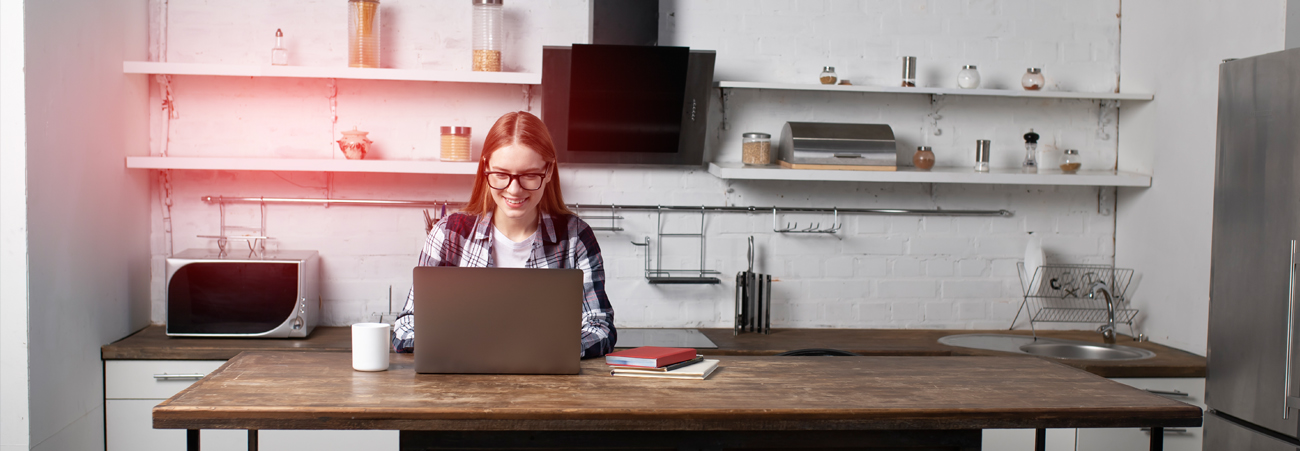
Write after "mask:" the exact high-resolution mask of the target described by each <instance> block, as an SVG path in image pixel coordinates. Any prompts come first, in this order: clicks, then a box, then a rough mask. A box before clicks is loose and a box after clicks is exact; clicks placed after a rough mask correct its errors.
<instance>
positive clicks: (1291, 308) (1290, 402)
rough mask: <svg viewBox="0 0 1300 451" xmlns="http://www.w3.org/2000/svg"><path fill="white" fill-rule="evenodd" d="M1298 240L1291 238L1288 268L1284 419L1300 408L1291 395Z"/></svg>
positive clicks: (1297, 401) (1283, 394)
mask: <svg viewBox="0 0 1300 451" xmlns="http://www.w3.org/2000/svg"><path fill="white" fill-rule="evenodd" d="M1295 251H1296V240H1291V266H1290V267H1289V268H1288V269H1287V274H1288V275H1287V290H1286V367H1285V368H1284V369H1285V371H1286V372H1285V373H1284V374H1283V377H1282V382H1283V383H1284V384H1285V385H1284V386H1283V387H1282V419H1283V420H1286V419H1289V417H1290V416H1291V409H1293V408H1300V398H1297V397H1294V396H1291V362H1292V360H1291V357H1292V354H1293V352H1294V351H1293V350H1292V347H1293V346H1292V343H1295V342H1294V341H1293V339H1294V338H1295V254H1296V252H1295Z"/></svg>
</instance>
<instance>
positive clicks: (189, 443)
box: [185, 429, 199, 451]
mask: <svg viewBox="0 0 1300 451" xmlns="http://www.w3.org/2000/svg"><path fill="white" fill-rule="evenodd" d="M185 450H186V451H199V430H198V429H186V430H185Z"/></svg>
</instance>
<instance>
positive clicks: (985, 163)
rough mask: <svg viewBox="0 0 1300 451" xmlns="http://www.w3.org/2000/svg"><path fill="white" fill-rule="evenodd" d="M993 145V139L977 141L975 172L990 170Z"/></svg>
mask: <svg viewBox="0 0 1300 451" xmlns="http://www.w3.org/2000/svg"><path fill="white" fill-rule="evenodd" d="M992 147H993V141H989V140H987V139H981V140H977V141H975V172H989V149H991V148H992Z"/></svg>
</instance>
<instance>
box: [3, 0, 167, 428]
mask: <svg viewBox="0 0 1300 451" xmlns="http://www.w3.org/2000/svg"><path fill="white" fill-rule="evenodd" d="M145 8H146V3H145V2H144V1H142V0H117V1H102V0H63V1H40V2H27V4H26V10H25V11H24V21H25V37H26V40H27V43H28V46H27V54H26V68H25V69H26V76H27V79H26V91H25V92H26V114H27V127H26V130H27V136H26V139H27V149H26V150H27V158H26V169H27V173H28V174H29V175H30V176H29V178H28V179H27V183H26V188H27V196H26V198H27V226H28V228H27V246H28V249H30V251H29V255H28V262H29V267H28V273H27V282H28V284H29V285H28V286H29V293H28V296H29V297H28V299H29V301H30V312H29V317H28V318H29V319H28V321H29V325H30V326H29V327H30V343H29V344H28V346H27V351H28V355H29V368H28V373H29V377H30V384H29V386H28V390H29V393H28V399H29V400H30V405H29V409H30V441H29V442H28V445H29V446H30V448H31V449H41V450H45V449H48V450H61V449H89V448H92V447H101V446H103V440H104V434H103V402H104V393H103V365H102V363H101V361H100V354H99V347H100V346H101V345H104V344H107V343H109V342H112V341H114V340H117V339H119V338H122V337H123V336H126V335H127V334H129V333H131V332H132V331H134V330H136V329H138V328H140V327H143V326H145V325H147V324H148V318H149V311H148V309H149V305H148V283H149V282H148V281H149V275H148V274H149V266H148V265H149V255H148V247H149V244H148V241H147V239H148V228H149V225H148V218H149V208H148V202H149V197H148V194H149V188H148V187H149V175H148V174H145V173H142V172H135V171H127V170H126V168H125V167H124V165H123V159H124V157H125V156H126V155H127V154H128V153H130V152H131V149H136V150H135V152H137V153H143V152H145V149H147V146H148V135H147V130H148V112H147V111H146V108H147V104H146V103H145V102H146V101H147V99H148V96H147V94H146V92H145V90H146V89H147V88H148V85H147V84H146V83H145V80H144V77H142V76H131V77H128V76H126V75H124V74H122V61H123V60H124V59H142V58H145V57H146V55H147V51H148V47H147V45H148V40H147V33H148V24H147V18H148V13H147V10H146V9H145ZM7 102H8V99H6V103H7ZM8 150H9V149H6V152H7V151H8ZM6 195H7V194H6ZM6 289H8V288H6ZM8 301H9V300H8V299H6V302H8ZM6 402H7V401H6Z"/></svg>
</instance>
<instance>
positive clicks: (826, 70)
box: [819, 66, 840, 85]
mask: <svg viewBox="0 0 1300 451" xmlns="http://www.w3.org/2000/svg"><path fill="white" fill-rule="evenodd" d="M819 79H820V80H821V82H822V84H823V85H833V84H835V81H836V80H839V79H840V77H838V76H836V75H835V68H834V67H831V66H826V67H823V68H822V74H821V76H820V77H819Z"/></svg>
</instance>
